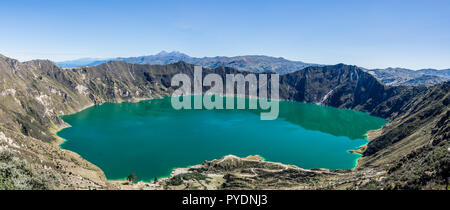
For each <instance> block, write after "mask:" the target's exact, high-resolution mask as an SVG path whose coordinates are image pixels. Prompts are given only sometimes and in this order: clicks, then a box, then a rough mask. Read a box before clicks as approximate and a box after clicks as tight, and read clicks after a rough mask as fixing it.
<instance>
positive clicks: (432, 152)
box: [0, 57, 449, 189]
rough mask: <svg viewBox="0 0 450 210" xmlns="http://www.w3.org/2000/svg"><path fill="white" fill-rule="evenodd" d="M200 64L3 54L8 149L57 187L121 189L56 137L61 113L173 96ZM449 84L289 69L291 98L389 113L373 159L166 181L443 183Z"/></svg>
mask: <svg viewBox="0 0 450 210" xmlns="http://www.w3.org/2000/svg"><path fill="white" fill-rule="evenodd" d="M193 72H194V66H193V65H191V64H187V63H184V62H179V63H175V64H170V65H138V64H129V63H123V62H117V61H114V62H107V63H104V64H101V65H98V66H94V67H83V68H73V69H61V68H60V67H58V66H57V65H55V64H54V63H53V62H51V61H45V60H40V61H30V62H25V63H20V62H18V61H16V60H14V59H9V58H6V57H0V118H1V119H2V121H1V122H0V132H2V133H3V135H0V138H1V139H0V140H2V141H1V143H0V146H1V147H0V148H3V150H5V151H6V150H8V152H12V153H13V154H14V155H15V156H16V157H19V158H20V159H23V160H25V161H27V164H29V165H31V167H32V168H33V170H34V171H35V173H37V174H39V175H40V176H42V177H46V178H44V179H43V180H50V182H49V183H46V186H49V188H62V189H67V188H69V189H70V188H76V189H80V188H83V189H89V188H96V189H98V188H100V189H101V188H115V187H117V185H115V184H111V182H108V181H106V179H105V177H104V175H103V173H102V172H101V170H100V169H98V168H97V167H96V166H94V165H92V164H90V163H88V162H87V161H85V160H83V159H82V158H80V157H79V156H78V155H76V154H74V153H72V152H69V151H65V150H61V149H59V148H58V147H56V146H54V145H52V144H50V143H49V142H57V141H60V140H59V139H58V138H57V136H56V135H55V133H56V131H57V130H59V129H61V128H63V127H65V126H67V125H66V124H65V123H64V122H63V121H62V120H61V119H60V118H59V117H58V116H59V115H61V114H69V113H73V112H76V111H80V110H82V109H83V108H85V107H88V106H91V105H95V104H101V103H104V102H121V101H136V100H141V99H148V98H156V97H161V96H168V95H170V94H171V93H172V92H173V88H172V87H170V80H171V78H172V76H173V75H175V74H177V73H185V74H187V75H189V76H190V77H193ZM212 72H214V73H217V74H219V75H221V76H222V77H225V75H226V74H228V73H243V74H248V73H249V72H240V71H238V70H236V69H233V68H228V67H217V68H214V69H208V68H205V69H204V70H203V73H204V74H207V73H212ZM448 87H449V83H444V84H441V85H436V86H433V87H424V86H422V87H389V86H385V85H384V84H383V83H381V82H380V81H378V80H377V79H375V78H374V77H373V76H371V75H370V74H369V73H367V72H365V71H364V70H362V69H360V68H358V67H356V66H349V65H344V64H338V65H333V66H323V67H308V68H305V69H303V70H300V71H297V72H293V73H289V74H285V75H282V76H280V97H281V98H282V99H285V100H295V101H302V102H308V103H316V104H322V105H326V106H333V107H337V108H345V109H354V110H359V111H365V112H369V113H371V114H372V115H375V116H380V117H383V118H386V119H388V120H389V121H390V123H389V124H388V125H386V126H385V127H384V128H383V129H382V130H381V135H379V136H378V137H377V138H375V140H373V141H372V142H371V143H369V144H368V145H367V147H366V148H362V149H363V155H364V158H363V159H361V161H360V165H359V167H358V168H357V170H355V171H350V170H348V171H338V172H336V171H335V172H326V171H325V172H324V171H321V170H319V171H313V170H303V169H299V168H296V167H293V166H285V165H282V164H272V163H266V162H264V161H260V160H256V161H255V160H251V161H250V160H248V159H245V160H242V159H239V158H230V157H228V158H225V159H224V160H222V161H220V160H219V161H212V162H208V163H205V164H203V165H202V167H200V168H199V169H196V170H197V172H198V173H200V174H188V175H180V176H178V178H174V177H176V176H173V177H172V178H171V179H169V180H168V182H170V183H172V184H178V185H166V187H167V186H178V187H179V186H181V188H182V187H183V186H184V185H183V183H185V182H184V181H186V180H192V179H193V178H195V179H202V180H203V178H204V177H205V176H206V177H209V176H215V177H219V178H217V180H215V181H214V182H213V183H215V185H214V186H216V188H223V189H248V188H250V189H278V188H279V189H299V188H304V189H322V188H356V189H360V188H374V187H375V188H388V187H392V188H408V187H409V188H440V187H442V186H443V185H444V184H443V177H445V176H447V174H448V168H447V169H446V166H448V164H447V163H448V160H447V159H448V155H449V153H448V152H445V151H447V150H445V148H446V147H448V139H449V138H448V122H447V121H448V120H447V119H448V117H446V116H448V108H449V106H448V104H449V96H448V93H449V91H448ZM17 146H19V147H17ZM405 158H406V159H405ZM436 158H438V159H439V160H438V161H436ZM441 160H442V161H441ZM446 161H447V162H446ZM429 163H432V164H431V165H430V164H429ZM422 166H427V167H426V168H424V167H422ZM272 167H273V168H272ZM424 170H426V173H425V172H424ZM199 171H201V172H199ZM407 171H412V172H413V173H414V174H415V175H414V176H411V177H412V178H411V181H408V184H407V185H397V184H393V185H392V183H396V180H397V179H398V180H402V179H403V178H402V177H403V176H405V174H407V173H406V172H407ZM214 174H215V175H214ZM217 174H219V175H217ZM386 174H389V177H391V178H392V179H393V181H389V179H387V178H386V177H387V175H386ZM423 174H427V175H426V176H423ZM216 175H217V176H216ZM170 180H172V181H173V182H172V181H170ZM383 180H384V181H383ZM417 180H419V181H417ZM180 181H181V184H180ZM162 183H164V182H162ZM186 183H188V182H186ZM205 183H206V181H205ZM305 183H309V184H305ZM310 183H315V184H314V185H311V184H310ZM403 183H405V182H403ZM161 186H163V185H161ZM208 186H209V185H208ZM311 186H313V187H311ZM185 187H186V186H185ZM210 187H211V186H210ZM277 187H278V188H277ZM188 188H189V187H188ZM177 189H178V188H177ZM208 189H209V188H208Z"/></svg>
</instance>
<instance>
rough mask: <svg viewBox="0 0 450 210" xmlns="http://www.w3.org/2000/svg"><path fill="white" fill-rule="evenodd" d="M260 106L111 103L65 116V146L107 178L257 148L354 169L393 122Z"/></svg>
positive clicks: (150, 173) (305, 164)
mask: <svg viewBox="0 0 450 210" xmlns="http://www.w3.org/2000/svg"><path fill="white" fill-rule="evenodd" d="M259 112H260V110H180V111H177V110H174V109H173V108H172V106H171V102H170V98H163V99H154V100H148V101H142V102H139V103H105V104H103V105H101V106H94V107H91V108H88V109H86V110H83V111H81V112H79V113H76V114H74V115H66V116H62V118H63V120H64V121H66V122H67V123H69V124H70V125H72V127H70V128H67V129H64V130H62V131H60V132H59V133H58V135H59V136H60V137H62V138H64V139H66V140H67V141H66V142H64V143H63V144H62V145H61V147H62V148H64V149H68V150H71V151H74V152H76V153H78V154H80V155H81V156H82V157H83V158H85V159H87V160H88V161H90V162H92V163H94V164H96V165H97V166H99V167H100V168H101V169H102V170H103V171H104V172H105V174H106V176H107V178H108V179H123V178H124V177H127V176H128V175H129V174H130V173H135V174H137V176H138V178H139V179H140V180H152V179H153V178H154V177H162V176H168V175H169V174H170V172H171V170H172V169H173V168H178V167H186V166H190V165H196V164H200V163H202V162H203V161H204V160H212V159H217V158H221V157H222V156H225V155H229V154H233V155H237V156H240V157H245V156H248V155H255V154H258V155H260V156H262V157H264V158H265V159H266V160H268V161H276V162H282V163H286V164H293V165H297V166H299V167H302V168H328V169H346V168H353V167H354V166H355V164H356V160H357V159H358V158H359V157H360V156H359V155H357V154H351V153H349V152H348V151H349V150H353V149H358V147H359V146H361V145H364V144H366V143H367V142H368V141H367V140H366V139H365V137H364V134H365V133H366V132H367V131H369V130H372V129H378V128H380V127H382V126H383V125H384V124H385V123H386V121H385V120H383V119H381V118H377V117H372V116H370V115H369V114H367V113H362V112H356V111H352V110H340V109H336V108H330V107H323V106H318V105H314V104H306V103H299V102H289V101H280V115H279V118H278V119H277V120H273V121H261V120H260V115H259Z"/></svg>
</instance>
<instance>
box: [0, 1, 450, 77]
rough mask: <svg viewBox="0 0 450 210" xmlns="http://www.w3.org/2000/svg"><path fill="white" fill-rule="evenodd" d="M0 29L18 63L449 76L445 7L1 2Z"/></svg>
mask: <svg viewBox="0 0 450 210" xmlns="http://www.w3.org/2000/svg"><path fill="white" fill-rule="evenodd" d="M0 23H1V30H0V53H1V54H4V55H6V56H9V57H13V58H17V59H19V60H21V61H25V60H31V59H50V60H54V61H61V60H70V59H76V58H82V57H118V56H121V57H128V56H140V55H148V54H155V53H158V52H159V51H162V50H166V51H172V50H177V51H181V52H184V53H187V54H189V55H191V56H196V57H203V56H218V55H221V56H235V55H247V54H264V55H270V56H276V57H285V58H287V59H291V60H301V61H304V62H311V63H320V64H336V63H347V64H355V65H359V66H362V67H367V68H384V67H389V66H391V67H406V68H412V69H420V68H429V67H430V68H438V69H443V68H450V1H448V0H443V1H437V0H436V1H433V0H428V1H427V0H423V1H416V0H409V1H400V0H386V1H384V0H377V1H371V0H359V1H350V0H340V1H335V0H329V1H325V0H314V1H313V0H310V1H300V0H293V1H283V0H273V1H265V0H239V1H238V0H226V1H225V0H208V1H206V0H191V1H188V0H164V1H162V0H161V1H150V0H147V1H143V0H131V1H130V0H128V1H124V0H123V1H118V0H109V1H106V0H104V1H102V0H97V1H95V0H90V1H87V0H64V1H56V0H27V1H26V0H2V1H0Z"/></svg>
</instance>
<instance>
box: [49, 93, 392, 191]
mask: <svg viewBox="0 0 450 210" xmlns="http://www.w3.org/2000/svg"><path fill="white" fill-rule="evenodd" d="M192 95H193V94H192ZM220 96H221V97H231V96H226V95H225V96H224V95H220ZM165 97H172V96H170V95H167V96H160V97H155V98H132V99H130V100H118V101H107V102H102V103H101V104H95V103H92V104H90V105H87V106H84V107H83V108H81V109H80V110H78V111H74V112H70V113H67V114H62V115H58V117H59V118H60V119H61V120H62V121H63V122H64V123H65V125H63V126H61V127H60V128H57V129H55V130H56V131H51V132H52V133H53V134H54V136H55V138H56V141H54V142H52V143H51V144H53V145H55V146H57V147H58V148H59V149H62V150H66V149H64V148H62V147H61V146H62V145H63V144H64V143H65V142H66V141H68V140H67V139H64V138H62V137H60V136H58V133H59V132H61V131H63V130H64V129H67V128H70V127H72V126H71V125H70V124H68V123H67V122H65V121H64V120H63V119H62V118H61V116H65V115H72V114H75V113H78V112H81V111H84V110H86V109H88V108H91V107H94V106H97V105H102V104H104V103H116V104H121V103H139V102H142V101H148V100H154V99H163V98H165ZM235 97H240V96H235ZM244 98H249V99H259V98H257V97H244ZM277 101H287V102H297V101H293V100H282V99H277ZM298 103H306V104H313V105H317V106H325V105H322V104H316V103H307V102H298ZM326 107H330V106H326ZM331 108H336V107H331ZM336 109H339V108H336ZM343 110H352V109H343ZM352 111H357V112H361V111H358V110H352ZM362 113H367V114H369V115H371V114H370V113H368V112H362ZM371 116H372V115H371ZM382 119H383V118H382ZM384 120H386V119H384ZM386 121H387V120H386ZM387 123H389V122H388V121H387ZM387 123H386V124H387ZM386 124H385V125H386ZM383 127H384V125H383V126H382V127H381V128H379V129H375V130H369V131H367V132H366V134H364V136H365V137H366V139H367V140H368V142H367V143H366V144H364V145H362V146H360V147H359V149H358V150H349V152H350V153H352V154H358V155H360V157H359V158H357V159H356V163H355V166H354V167H353V168H349V169H350V170H352V171H353V170H355V169H357V168H358V167H359V161H360V160H361V159H362V158H363V156H362V152H363V150H362V149H363V148H364V147H365V146H367V144H368V143H369V142H370V141H372V140H373V139H374V138H376V137H378V136H379V135H381V134H379V135H377V134H378V132H380V133H381V130H382V129H383ZM68 151H70V152H74V151H71V150H68ZM74 153H76V152H74ZM76 154H77V155H79V154H78V153H76ZM230 155H232V154H230ZM79 156H80V157H81V158H83V157H82V156H81V155H79ZM256 156H258V157H260V158H261V161H267V159H266V158H264V157H262V156H260V155H257V154H256V155H250V156H248V157H256ZM242 158H247V157H242ZM83 159H84V158H83ZM219 159H220V158H219ZM84 160H86V159H84ZM86 161H87V162H89V163H90V164H92V165H94V166H96V167H97V168H99V169H100V170H101V172H102V173H103V174H104V176H105V179H106V181H108V182H111V183H114V184H122V183H123V182H128V181H127V180H126V179H127V178H126V177H124V178H119V179H108V178H107V177H106V174H105V172H104V171H103V170H102V169H101V168H100V167H98V166H97V165H95V164H93V163H91V162H90V161H88V160H86ZM268 162H270V161H268ZM280 164H283V163H280ZM197 165H199V164H196V165H189V166H186V167H174V168H172V169H171V172H170V174H169V175H168V176H162V177H160V178H159V177H158V180H159V181H161V180H165V179H170V178H172V177H173V176H174V174H175V176H176V175H178V174H179V173H176V171H177V170H183V169H189V168H191V167H194V166H197ZM285 165H290V164H285ZM295 166H296V165H295ZM296 167H298V168H301V167H299V166H296ZM301 169H304V170H309V169H305V168H301ZM323 169H326V170H330V169H327V168H323ZM139 182H141V183H143V184H152V183H153V181H147V180H142V181H138V182H137V183H139Z"/></svg>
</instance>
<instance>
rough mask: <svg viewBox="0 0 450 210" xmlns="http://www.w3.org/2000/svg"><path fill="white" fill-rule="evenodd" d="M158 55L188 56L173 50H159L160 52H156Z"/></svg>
mask: <svg viewBox="0 0 450 210" xmlns="http://www.w3.org/2000/svg"><path fill="white" fill-rule="evenodd" d="M156 56H160V57H165V56H182V57H187V56H188V55H186V54H184V53H182V52H180V51H172V52H167V51H165V50H163V51H161V52H159V53H158V54H156Z"/></svg>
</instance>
